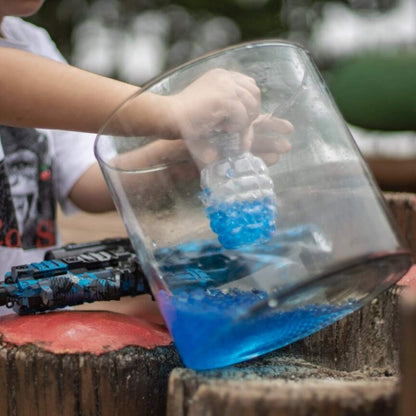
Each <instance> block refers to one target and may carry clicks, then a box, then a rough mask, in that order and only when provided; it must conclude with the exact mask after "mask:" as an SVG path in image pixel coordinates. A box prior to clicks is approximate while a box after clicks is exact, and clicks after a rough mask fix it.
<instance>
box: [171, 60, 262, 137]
mask: <svg viewBox="0 0 416 416" xmlns="http://www.w3.org/2000/svg"><path fill="white" fill-rule="evenodd" d="M169 98H170V101H171V103H170V106H171V110H172V113H173V115H174V120H175V122H176V125H177V130H178V131H179V133H180V136H181V138H183V139H185V140H192V141H194V140H202V139H206V138H208V137H210V136H211V135H212V132H213V131H223V132H227V133H234V132H244V131H246V130H247V129H248V127H249V125H250V123H251V122H252V121H253V120H255V119H256V117H257V116H258V115H259V111H260V90H259V88H258V87H257V85H256V82H255V81H254V79H252V78H250V77H248V76H246V75H244V74H241V73H238V72H233V71H227V70H225V69H219V68H218V69H213V70H210V71H208V72H207V73H205V74H204V75H202V76H201V77H200V78H198V79H197V80H196V81H194V82H192V83H191V84H190V85H189V86H188V87H186V88H185V89H184V90H183V91H181V92H180V93H178V94H175V95H172V96H170V97H169Z"/></svg>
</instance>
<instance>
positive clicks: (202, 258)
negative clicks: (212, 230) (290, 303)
mask: <svg viewBox="0 0 416 416" xmlns="http://www.w3.org/2000/svg"><path fill="white" fill-rule="evenodd" d="M330 251H331V247H330V242H329V241H327V239H326V238H325V236H324V235H323V234H322V233H321V232H320V230H319V229H317V227H314V226H299V227H295V228H292V229H289V230H286V231H283V232H279V233H278V234H276V235H275V236H274V238H273V240H272V241H271V242H270V243H269V244H264V245H261V246H252V247H250V246H248V247H245V248H244V249H240V250H239V251H233V250H226V249H225V248H224V247H223V246H221V245H220V244H218V242H217V241H213V240H212V241H194V242H191V243H187V244H183V245H179V246H176V247H173V248H165V249H161V250H159V251H158V252H157V253H156V258H157V261H158V263H159V265H160V267H161V272H162V275H163V279H164V281H165V282H166V284H167V288H168V290H160V291H159V293H158V295H157V298H158V302H159V306H160V307H161V310H162V313H163V315H164V318H165V320H166V322H167V325H168V327H169V329H170V331H171V333H172V336H173V338H174V341H175V344H176V346H177V349H178V351H179V353H180V355H181V357H182V360H183V362H184V364H185V365H186V366H188V367H190V368H193V369H196V370H203V369H210V368H218V367H224V366H227V365H230V364H235V363H237V362H240V361H244V360H246V359H249V358H253V357H256V356H259V355H261V354H264V353H266V352H269V351H272V350H275V349H277V348H280V347H283V346H285V345H287V344H290V343H292V342H294V341H296V340H298V339H301V338H303V337H305V336H307V335H310V334H311V333H313V332H315V331H317V330H319V329H321V328H323V327H325V326H327V325H329V324H330V323H332V322H334V321H336V320H338V319H340V318H342V317H343V316H345V315H347V314H349V313H350V312H352V311H353V309H356V308H357V307H358V306H357V305H354V304H353V303H347V302H346V303H345V304H341V305H340V304H337V305H328V304H309V305H307V306H302V307H300V306H295V307H292V309H290V308H288V307H285V308H284V309H283V310H282V309H279V308H277V307H275V306H276V305H274V304H273V299H269V295H268V293H267V292H266V291H265V290H260V289H258V288H257V289H256V288H255V287H254V286H255V283H253V281H251V282H250V279H251V277H252V276H254V275H255V276H256V279H257V282H259V280H258V279H260V282H261V279H262V277H263V274H262V273H263V271H264V273H265V275H266V274H267V273H268V274H269V275H268V278H269V279H270V278H271V279H272V282H273V283H275V284H276V285H277V286H279V284H281V285H282V286H285V288H286V289H287V288H288V287H290V286H291V284H296V283H297V282H298V281H299V280H296V279H297V278H299V276H301V275H302V273H305V272H306V269H307V270H308V273H314V267H315V266H316V265H319V264H320V263H321V262H324V261H326V260H327V258H328V256H329V255H330ZM305 263H307V264H305ZM270 270H272V272H270ZM270 273H271V275H270ZM247 277H249V284H248V286H247V282H246V285H242V284H241V282H242V281H244V280H245V279H246V278H247ZM292 280H293V282H292ZM300 304H302V302H299V303H297V305H300ZM259 305H261V306H260V307H259ZM250 311H251V312H250Z"/></svg>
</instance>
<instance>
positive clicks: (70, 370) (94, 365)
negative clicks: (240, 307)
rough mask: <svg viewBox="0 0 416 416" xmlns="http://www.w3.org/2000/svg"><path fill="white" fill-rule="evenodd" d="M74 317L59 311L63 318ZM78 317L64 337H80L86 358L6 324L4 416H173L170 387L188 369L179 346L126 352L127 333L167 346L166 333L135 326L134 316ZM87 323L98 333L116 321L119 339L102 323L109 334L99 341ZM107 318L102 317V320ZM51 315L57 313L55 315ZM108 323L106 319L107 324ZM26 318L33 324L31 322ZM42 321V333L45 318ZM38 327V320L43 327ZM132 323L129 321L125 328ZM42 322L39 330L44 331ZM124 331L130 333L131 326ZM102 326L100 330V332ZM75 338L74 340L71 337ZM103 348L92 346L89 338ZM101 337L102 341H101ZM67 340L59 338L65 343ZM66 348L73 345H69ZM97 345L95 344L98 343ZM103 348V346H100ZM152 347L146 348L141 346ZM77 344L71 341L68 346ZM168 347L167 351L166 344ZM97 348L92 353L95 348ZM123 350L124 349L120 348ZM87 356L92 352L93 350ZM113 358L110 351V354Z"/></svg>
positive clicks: (0, 405) (0, 371)
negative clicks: (178, 371) (174, 375)
mask: <svg viewBox="0 0 416 416" xmlns="http://www.w3.org/2000/svg"><path fill="white" fill-rule="evenodd" d="M68 313H70V314H71V312H66V313H65V312H58V313H56V315H57V316H58V317H60V316H63V315H67V314H68ZM72 314H73V315H74V316H75V318H74V319H73V320H72V322H70V321H68V320H67V321H65V322H64V325H65V326H66V329H62V336H61V338H65V337H69V336H70V337H75V339H76V340H78V341H79V348H78V350H79V351H80V352H77V351H76V350H74V347H73V346H71V348H68V349H69V352H65V351H64V350H63V349H62V348H63V344H65V342H61V343H54V341H53V340H51V341H48V340H47V339H45V337H42V335H41V334H40V335H38V337H36V336H34V335H33V334H32V333H30V334H27V331H26V330H25V328H24V326H23V329H22V325H21V324H20V327H19V322H21V321H22V320H17V319H16V328H14V327H13V328H12V329H13V330H14V332H13V331H12V332H11V331H10V328H9V327H7V325H6V324H5V323H4V322H3V321H4V319H5V318H2V319H3V321H0V328H2V329H3V330H2V339H1V343H0V415H1V416H84V415H88V416H117V415H120V416H130V415H131V416H133V415H134V416H137V415H152V416H153V415H154V416H160V415H164V414H165V413H166V395H167V380H168V377H169V374H170V372H171V370H172V369H173V368H174V367H177V366H181V362H180V359H179V357H178V355H177V353H176V350H175V348H174V346H173V344H169V345H160V346H157V345H156V346H155V345H149V344H148V343H147V341H146V343H145V344H144V345H145V346H140V345H137V344H138V343H136V345H130V346H129V345H126V346H122V347H121V348H120V341H121V342H122V343H123V332H124V331H130V334H129V337H128V338H126V339H128V341H127V342H128V343H132V342H133V341H131V335H132V333H133V332H134V331H137V332H138V336H139V340H140V339H142V338H140V337H141V336H142V335H143V334H144V333H145V335H146V337H147V339H148V338H149V337H150V338H152V337H153V338H157V339H158V340H160V337H157V336H156V335H160V334H159V333H157V332H158V328H157V327H155V329H154V332H152V326H148V325H141V324H139V326H138V327H137V328H135V327H134V325H133V324H134V321H132V320H131V319H130V318H129V317H128V316H124V315H119V314H114V315H117V319H115V320H111V319H112V318H113V314H112V313H109V312H102V313H101V312H73V313H72ZM80 314H81V316H87V317H88V319H90V320H91V321H92V322H94V325H95V326H96V327H97V324H96V321H97V320H99V319H106V320H108V319H110V320H111V322H110V323H111V324H112V323H114V337H113V338H112V337H111V333H109V332H108V331H111V326H110V328H107V327H105V323H102V328H103V330H102V331H101V332H105V333H102V334H96V333H95V332H93V330H91V328H90V327H86V326H85V324H84V322H81V321H80V319H79V315H80ZM97 314H98V315H101V318H100V317H99V316H98V317H97ZM47 315H49V314H47ZM103 316H104V318H103ZM23 318H25V317H23ZM26 318H34V319H33V325H35V326H36V325H38V326H39V323H38V322H39V319H42V316H34V317H26ZM35 320H36V321H35ZM124 320H126V321H127V322H126V323H125V325H124V323H123V321H124ZM37 323H38V324H37ZM123 325H124V326H123ZM99 329H100V325H99V324H98V330H99ZM68 332H69V335H68ZM19 333H20V334H21V335H22V338H25V339H27V338H28V337H31V339H32V341H31V342H24V343H22V344H21V345H20V342H19V341H18V338H16V343H13V342H10V341H8V340H10V339H12V337H13V336H14V335H18V334H19ZM89 333H90V334H91V336H92V337H95V338H96V340H97V342H96V343H94V342H93V340H91V339H88V334H89ZM100 335H101V337H100ZM57 341H59V339H58V340H57ZM64 341H65V339H64ZM91 341H92V342H91ZM100 342H101V344H100ZM139 342H144V341H139ZM68 343H69V342H68ZM164 344H166V343H165V342H164ZM91 345H93V346H94V347H93V348H91V352H88V348H89V347H90V346H91ZM113 345H117V346H118V347H117V349H116V348H113ZM86 350H87V351H86ZM103 351H107V352H103Z"/></svg>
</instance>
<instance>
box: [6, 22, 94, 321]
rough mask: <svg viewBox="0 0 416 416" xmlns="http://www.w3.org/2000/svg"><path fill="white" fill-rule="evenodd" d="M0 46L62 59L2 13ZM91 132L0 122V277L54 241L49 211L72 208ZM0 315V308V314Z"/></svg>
mask: <svg viewBox="0 0 416 416" xmlns="http://www.w3.org/2000/svg"><path fill="white" fill-rule="evenodd" d="M1 30H2V33H3V35H4V38H1V39H0V47H11V48H18V49H22V50H26V51H29V52H32V53H36V54H38V55H42V56H45V57H48V58H51V59H54V60H56V61H60V62H65V60H64V58H63V57H62V55H61V54H60V53H59V51H58V50H57V48H56V46H55V44H54V43H53V42H52V40H51V38H50V37H49V35H48V34H47V32H46V31H45V30H44V29H41V28H39V27H37V26H34V25H32V24H30V23H28V22H26V21H24V20H22V19H20V18H17V17H5V18H4V19H3V22H2V25H1ZM94 138H95V135H93V134H84V133H75V132H67V131H57V130H43V129H42V130H40V129H38V130H35V129H23V128H14V127H5V126H0V280H3V277H4V274H5V273H6V272H8V271H10V269H11V267H12V266H14V265H21V264H26V263H31V262H34V261H41V260H43V256H44V252H45V251H46V250H48V249H50V248H51V247H52V246H55V245H59V244H60V241H59V236H58V232H57V229H56V222H55V211H56V204H57V203H59V204H60V205H61V207H62V209H63V210H64V212H66V213H69V212H71V211H73V210H75V207H74V206H73V205H71V202H70V201H69V199H68V193H69V191H70V190H71V188H72V186H73V185H74V184H75V182H76V181H77V180H78V179H79V178H80V176H81V175H82V174H83V173H84V172H85V171H86V170H87V168H88V167H90V166H91V165H92V164H93V163H94V162H95V161H96V160H95V157H94V152H93V143H94ZM0 314H1V312H0Z"/></svg>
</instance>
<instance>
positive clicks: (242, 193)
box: [201, 134, 277, 249]
mask: <svg viewBox="0 0 416 416" xmlns="http://www.w3.org/2000/svg"><path fill="white" fill-rule="evenodd" d="M216 147H217V150H218V157H217V159H216V160H215V161H214V162H212V163H211V164H209V165H207V166H206V167H205V168H203V169H202V171H201V188H202V198H201V199H202V201H203V203H204V205H205V212H206V215H207V217H208V219H209V220H210V226H211V229H212V231H214V232H215V233H216V234H217V235H218V240H219V242H220V243H221V245H222V246H223V247H224V248H226V249H236V248H239V247H243V246H246V245H250V244H257V243H262V242H265V241H268V240H269V239H270V238H271V237H272V236H273V235H274V234H275V232H276V218H277V204H276V196H275V194H274V191H273V182H272V180H271V178H270V176H269V174H268V169H267V166H266V165H265V163H264V162H263V160H262V159H260V158H259V157H256V156H254V155H253V154H252V153H250V152H248V151H244V150H242V146H241V139H240V135H239V134H233V135H224V134H223V135H221V137H220V138H219V139H217V140H216Z"/></svg>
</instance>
